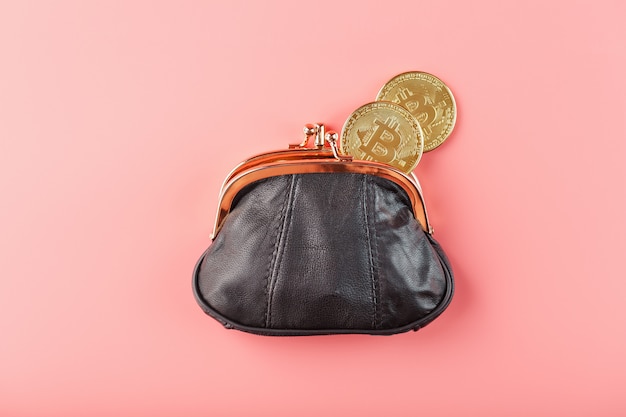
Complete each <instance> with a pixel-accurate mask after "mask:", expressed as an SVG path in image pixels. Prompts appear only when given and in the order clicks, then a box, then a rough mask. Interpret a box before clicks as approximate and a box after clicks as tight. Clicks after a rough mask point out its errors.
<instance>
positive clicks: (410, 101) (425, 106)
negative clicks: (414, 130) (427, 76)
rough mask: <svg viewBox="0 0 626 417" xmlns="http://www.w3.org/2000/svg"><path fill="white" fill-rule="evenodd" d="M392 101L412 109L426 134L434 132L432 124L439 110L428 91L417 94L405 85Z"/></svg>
mask: <svg viewBox="0 0 626 417" xmlns="http://www.w3.org/2000/svg"><path fill="white" fill-rule="evenodd" d="M435 94H436V93H435ZM420 99H421V100H420ZM392 101H393V102H394V103H396V104H399V105H401V106H402V107H404V108H405V109H407V110H408V111H410V112H411V114H412V115H413V116H415V118H416V119H417V121H418V122H419V123H420V125H421V126H422V129H424V132H425V133H426V134H430V133H431V132H432V129H431V126H430V125H431V124H432V123H433V122H434V121H435V117H436V116H437V110H436V109H435V106H434V104H435V102H434V101H433V99H432V97H431V96H430V94H429V93H428V92H424V94H423V95H420V94H415V93H413V92H412V91H411V90H409V89H408V88H406V87H404V88H401V89H400V90H399V91H398V93H397V94H396V96H395V97H394V98H393V100H392Z"/></svg>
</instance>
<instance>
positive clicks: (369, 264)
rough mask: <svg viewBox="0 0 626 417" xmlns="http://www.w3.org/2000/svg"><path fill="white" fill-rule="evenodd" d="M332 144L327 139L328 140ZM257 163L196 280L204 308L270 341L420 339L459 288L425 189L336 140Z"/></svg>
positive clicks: (224, 203) (236, 184) (228, 194)
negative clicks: (417, 334) (416, 333)
mask: <svg viewBox="0 0 626 417" xmlns="http://www.w3.org/2000/svg"><path fill="white" fill-rule="evenodd" d="M322 133H323V132H322ZM319 136H320V135H319V132H318V137H317V138H316V141H315V143H316V145H317V146H315V147H313V148H307V147H306V141H305V142H303V143H302V144H300V145H292V146H290V148H289V149H288V150H284V151H278V152H272V153H267V154H262V155H258V156H256V157H253V158H251V159H248V160H247V161H245V162H243V163H241V164H240V165H239V166H237V167H236V168H235V169H234V170H233V171H232V172H231V173H230V174H229V175H228V177H227V178H226V180H225V181H224V184H223V187H222V190H221V193H220V202H219V207H218V212H217V219H216V222H215V228H214V232H213V236H212V239H213V242H212V244H211V245H210V246H209V248H208V249H207V250H206V251H205V252H204V254H203V255H202V256H201V258H200V260H199V261H198V263H197V265H196V268H195V270H194V273H193V290H194V294H195V297H196V300H197V302H198V304H199V305H200V307H201V308H202V309H203V310H204V311H205V312H206V313H207V314H208V315H210V316H211V317H213V318H215V319H216V320H218V321H219V322H220V323H222V324H223V325H224V326H225V327H227V328H232V329H238V330H242V331H246V332H250V333H256V334H261V335H276V336H287V335H294V336H295V335H316V334H317V335H318V334H337V333H366V334H377V335H389V334H394V333H400V332H405V331H408V330H418V329H419V328H421V327H424V326H425V325H426V324H428V323H430V322H431V321H433V320H434V319H435V318H436V317H437V316H439V315H440V314H441V313H442V312H443V311H444V310H445V308H446V307H447V306H448V304H449V303H450V300H451V298H452V293H453V278H452V271H451V268H450V264H449V262H448V260H447V258H446V255H445V254H444V252H443V250H442V248H441V246H440V245H439V244H438V243H437V242H436V241H435V240H434V239H433V237H432V228H431V227H430V224H429V222H428V216H427V213H426V208H425V205H424V200H423V198H422V192H421V188H420V185H419V183H418V181H417V178H416V177H415V176H414V175H413V174H409V175H407V174H405V173H403V172H402V171H400V170H398V169H396V168H394V167H392V166H390V165H386V164H382V163H377V162H368V161H357V160H352V159H351V158H350V157H347V156H342V155H340V154H339V153H338V151H337V147H336V145H335V141H336V136H333V135H332V134H326V135H325V138H326V140H327V141H329V142H330V145H331V146H328V144H327V146H324V136H322V138H321V140H320V137H319Z"/></svg>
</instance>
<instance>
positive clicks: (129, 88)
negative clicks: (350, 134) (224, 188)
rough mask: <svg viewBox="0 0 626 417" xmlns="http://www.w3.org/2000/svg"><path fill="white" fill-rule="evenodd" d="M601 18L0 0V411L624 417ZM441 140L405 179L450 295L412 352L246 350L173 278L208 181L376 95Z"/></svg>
mask: <svg viewBox="0 0 626 417" xmlns="http://www.w3.org/2000/svg"><path fill="white" fill-rule="evenodd" d="M624 16H626V7H625V6H624V3H623V2H621V1H618V0H615V1H606V0H605V1H588V2H583V1H553V2H546V1H530V2H503V1H495V0H494V1H487V0H482V1H428V2H426V1H414V0H411V1H402V2H398V1H376V2H375V1H353V2H340V1H336V0H334V1H329V0H323V1H316V2H309V3H304V2H294V1H273V0H272V1H264V2H261V1H259V2H252V1H249V2H243V1H231V2H216V1H207V2H200V1H197V2H192V1H170V2H153V1H129V2H119V1H112V2H105V1H102V2H84V1H79V0H76V1H39V2H32V1H12V2H3V3H2V4H0V193H1V194H0V196H1V199H2V200H1V204H0V220H1V225H0V226H1V228H0V231H1V240H0V271H1V274H2V277H1V278H2V279H1V281H0V338H1V339H0V415H1V416H8V417H13V416H65V417H71V416H87V415H88V416H112V415H116V416H153V417H154V416H173V415H180V416H210V415H211V416H212V415H215V416H270V415H271V416H274V417H279V416H294V415H299V416H319V415H331V416H332V415H342V414H348V415H359V416H375V415H389V416H399V415H426V416H460V415H465V416H567V417H575V416H590V415H594V416H623V415H626V395H624V389H625V388H624V387H625V386H626V354H625V352H626V302H625V299H626V296H625V294H626V273H625V271H624V259H625V258H626V255H625V248H626V215H625V213H626V81H625V77H624V74H625V73H626V47H625V44H626V30H625V29H624V23H623V19H624ZM409 70H422V71H427V72H431V73H433V74H436V75H437V76H439V77H440V78H442V79H443V80H444V81H445V82H446V83H447V84H448V85H449V86H450V88H451V89H452V91H453V92H454V94H455V96H456V100H457V105H458V111H459V116H458V123H457V126H456V129H455V130H454V132H453V134H452V136H451V137H450V139H449V140H448V141H447V142H446V143H444V144H443V145H442V146H441V147H440V148H439V149H437V150H436V151H434V152H432V153H428V154H426V155H425V156H424V158H423V159H422V162H421V163H420V165H419V166H418V168H417V170H416V173H417V175H418V176H419V178H420V180H421V182H422V186H423V188H424V192H425V195H426V198H427V203H428V205H429V211H430V213H431V217H432V222H433V224H434V226H435V229H436V232H435V237H436V238H437V239H438V240H439V241H440V242H441V243H442V245H443V246H444V248H445V249H446V251H447V253H448V254H449V256H450V258H451V261H452V264H453V267H454V270H455V272H456V282H457V292H456V295H455V298H454V299H453V301H452V304H451V305H450V307H449V309H448V310H447V311H446V312H445V313H444V314H443V315H442V316H441V317H440V318H439V319H438V320H436V321H435V322H433V323H432V324H431V325H430V326H428V327H426V328H425V329H423V330H421V331H419V332H417V333H408V334H403V335H398V336H393V337H371V336H334V337H313V338H267V337H259V336H253V335H248V334H244V333H239V332H235V331H227V330H225V329H223V328H222V327H221V326H220V325H219V324H218V323H217V322H215V321H214V320H212V319H210V318H209V317H207V316H205V315H204V313H203V312H202V311H201V310H200V308H199V307H198V306H197V305H196V303H195V300H194V299H193V296H192V291H191V272H192V268H193V266H194V263H195V262H196V260H197V258H198V257H199V255H200V254H201V253H202V251H203V250H204V249H205V247H206V246H207V245H208V244H209V242H210V241H209V237H208V236H209V233H210V230H211V227H212V222H213V216H214V213H215V209H216V203H217V193H218V190H219V186H220V184H221V181H222V179H223V178H224V176H225V175H226V174H227V173H228V171H229V170H230V169H231V168H232V167H233V166H234V165H235V164H236V163H238V162H239V161H240V160H242V159H244V158H246V157H248V156H250V155H252V154H255V153H258V152H263V151H269V150H274V149H279V148H283V147H285V146H286V144H287V143H288V142H292V141H297V140H299V138H300V131H301V128H302V125H303V124H305V123H310V122H317V121H323V122H325V123H326V124H327V125H328V126H329V127H331V128H334V129H336V130H339V129H341V126H342V125H343V122H344V121H345V119H346V118H347V117H348V115H349V114H350V113H351V112H352V111H353V110H354V109H356V108H357V107H358V106H360V105H362V104H364V103H366V102H369V101H371V100H373V99H374V97H375V96H376V93H377V91H378V89H379V88H380V87H381V86H382V84H383V83H384V82H386V81H387V80H388V79H389V78H391V77H392V76H394V75H396V74H398V73H401V72H404V71H409Z"/></svg>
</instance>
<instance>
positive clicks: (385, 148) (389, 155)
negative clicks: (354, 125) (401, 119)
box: [360, 118, 400, 164]
mask: <svg viewBox="0 0 626 417" xmlns="http://www.w3.org/2000/svg"><path fill="white" fill-rule="evenodd" d="M374 125H376V130H375V131H374V133H372V136H371V137H370V139H369V141H368V142H367V143H366V144H363V145H361V146H360V149H361V150H362V151H363V152H364V153H365V154H366V155H367V156H369V157H371V158H372V159H374V160H376V161H380V162H384V163H387V164H390V163H391V162H392V161H393V160H394V159H396V149H398V147H399V146H400V134H399V133H398V131H397V130H396V126H397V125H398V122H397V121H394V120H393V119H392V118H388V119H387V120H385V121H384V122H381V121H380V120H377V119H376V120H374Z"/></svg>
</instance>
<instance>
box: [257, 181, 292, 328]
mask: <svg viewBox="0 0 626 417" xmlns="http://www.w3.org/2000/svg"><path fill="white" fill-rule="evenodd" d="M288 200H289V192H287V193H286V194H285V199H284V200H283V206H282V208H281V210H280V214H279V217H278V221H277V222H276V227H275V228H274V236H275V238H274V239H276V243H274V250H273V251H272V254H271V255H270V261H269V263H268V265H267V272H266V274H265V277H266V278H265V291H264V293H265V311H264V313H263V323H265V327H269V325H270V323H269V311H270V299H269V294H270V285H271V284H272V275H273V271H274V267H275V264H276V255H277V253H278V247H279V245H280V233H281V231H282V228H281V226H282V225H283V224H284V216H285V209H286V207H287V201H288Z"/></svg>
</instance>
